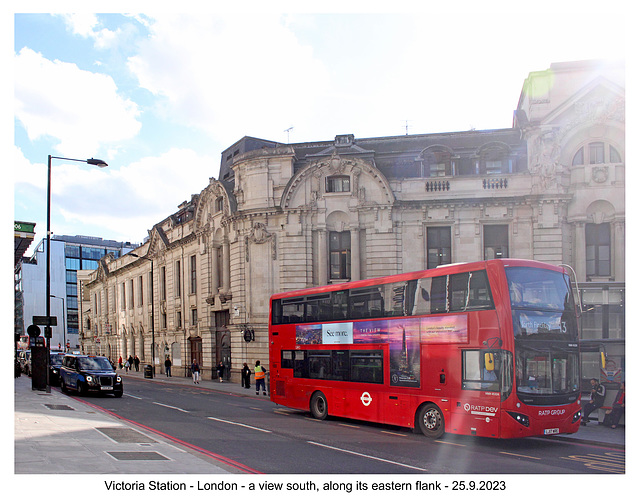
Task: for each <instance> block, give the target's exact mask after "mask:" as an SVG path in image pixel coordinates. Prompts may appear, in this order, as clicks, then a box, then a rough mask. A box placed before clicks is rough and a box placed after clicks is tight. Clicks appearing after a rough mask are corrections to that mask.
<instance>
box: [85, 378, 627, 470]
mask: <svg viewBox="0 0 640 501" xmlns="http://www.w3.org/2000/svg"><path fill="white" fill-rule="evenodd" d="M84 400H86V401H88V402H90V403H91V404H92V405H95V406H98V407H101V408H104V409H106V410H108V411H109V412H111V413H114V414H116V415H117V416H120V417H122V418H124V419H127V420H130V421H133V422H135V423H138V424H140V425H142V426H145V427H148V428H152V429H153V430H156V431H159V432H161V433H163V434H164V435H165V436H169V437H172V438H173V439H175V440H176V441H177V442H181V443H187V444H191V445H193V446H196V447H198V448H201V449H204V450H206V451H209V452H211V453H214V454H217V455H219V456H222V457H224V458H227V459H229V460H232V461H235V462H238V463H240V464H242V465H246V466H247V467H248V468H250V469H251V470H253V471H256V472H262V473H272V474H276V473H277V474H293V473H296V474H297V473H304V474H343V473H351V474H353V473H355V474H411V473H422V474H424V473H440V474H449V473H461V474H481V473H486V474H505V473H509V474H511V473H516V474H527V473H543V474H577V473H624V471H625V458H624V451H621V450H618V449H614V448H608V447H602V446H595V445H589V444H583V443H578V442H563V441H558V440H552V439H543V438H529V439H524V440H494V439H484V438H477V437H464V436H456V435H450V434H445V436H444V437H443V438H442V439H441V440H436V441H433V440H430V439H428V438H426V437H424V436H422V435H420V434H414V433H413V432H412V431H411V430H409V429H405V428H397V427H390V426H385V425H378V424H370V423H364V422H361V421H352V420H345V419H332V418H329V419H327V420H325V421H317V420H315V419H313V418H312V417H311V416H310V414H309V413H305V412H302V411H297V410H292V409H287V408H284V407H280V406H276V405H275V404H273V403H272V402H269V401H268V400H264V399H260V398H252V397H251V396H243V395H233V394H228V393H224V392H220V391H216V390H210V389H205V388H200V387H197V386H194V387H191V386H182V385H170V384H161V383H158V382H157V380H156V381H155V382H154V383H151V382H148V381H145V380H128V381H127V385H126V391H125V395H124V396H123V397H122V398H119V399H118V398H110V397H86V398H85V399H84Z"/></svg>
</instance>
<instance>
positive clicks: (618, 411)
mask: <svg viewBox="0 0 640 501" xmlns="http://www.w3.org/2000/svg"><path fill="white" fill-rule="evenodd" d="M623 413H624V382H622V383H621V384H620V389H619V390H618V393H616V396H615V398H614V399H613V404H612V405H611V409H609V410H608V411H607V413H606V414H605V416H604V421H603V422H602V424H604V425H606V426H610V427H611V428H613V429H614V430H615V429H616V428H617V427H618V423H619V422H620V418H621V417H622V414H623Z"/></svg>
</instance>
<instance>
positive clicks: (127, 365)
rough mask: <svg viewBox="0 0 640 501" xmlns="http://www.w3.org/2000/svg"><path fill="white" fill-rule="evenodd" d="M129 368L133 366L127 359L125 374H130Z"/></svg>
mask: <svg viewBox="0 0 640 501" xmlns="http://www.w3.org/2000/svg"><path fill="white" fill-rule="evenodd" d="M129 367H131V364H130V363H129V360H128V359H127V360H126V361H125V363H124V371H125V372H129Z"/></svg>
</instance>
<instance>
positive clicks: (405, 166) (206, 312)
mask: <svg viewBox="0 0 640 501" xmlns="http://www.w3.org/2000/svg"><path fill="white" fill-rule="evenodd" d="M624 99H625V98H624V68H623V67H621V66H618V65H604V64H602V63H600V62H593V61H591V62H579V63H561V64H553V65H552V66H551V68H550V69H548V70H545V71H541V72H534V73H531V74H530V75H529V77H528V78H527V79H526V80H525V82H524V86H523V89H522V94H521V98H520V101H519V103H518V106H517V110H516V112H515V114H514V120H513V127H512V128H509V129H500V130H483V131H475V130H473V131H466V132H454V133H439V134H424V135H406V136H397V137H381V138H365V139H360V138H356V137H355V136H354V135H352V134H344V135H338V136H336V137H335V139H334V140H331V141H318V142H312V143H299V144H281V143H276V142H272V141H265V140H261V139H256V138H251V137H244V138H242V139H241V140H239V141H238V142H237V143H235V144H233V145H232V146H231V147H229V148H228V149H227V150H225V151H224V152H223V154H222V161H221V166H220V174H219V178H218V179H214V178H211V179H210V182H209V185H208V186H206V187H205V188H204V189H203V190H202V191H201V192H200V193H199V194H197V195H193V196H192V197H191V199H190V200H189V201H186V202H184V203H183V204H182V205H180V207H179V210H178V212H176V213H175V214H172V215H171V216H169V217H167V218H166V219H165V220H164V221H162V222H160V223H158V224H156V225H155V226H153V228H152V229H151V230H150V231H149V238H148V240H147V241H146V242H145V244H143V245H142V246H141V247H139V248H138V249H136V250H134V252H133V253H132V254H129V255H126V256H124V257H121V258H119V259H112V258H110V257H107V258H105V259H103V261H102V262H101V266H100V268H99V269H98V270H96V272H94V273H93V274H92V275H91V276H90V278H89V280H88V281H87V282H86V283H85V287H86V290H87V291H88V297H89V298H90V301H91V307H90V311H89V312H88V315H87V322H86V324H85V323H84V322H83V328H84V329H83V336H84V337H83V340H84V341H83V349H84V350H85V351H87V352H96V351H99V352H100V353H104V354H106V355H109V356H111V357H112V358H114V359H116V358H117V357H118V356H119V355H122V356H123V357H125V356H126V355H128V354H132V355H134V354H137V355H138V356H139V357H140V358H141V359H142V360H143V363H150V360H151V344H152V339H153V340H154V341H155V348H154V352H155V354H156V360H155V365H156V367H157V370H158V371H160V370H162V360H164V357H165V356H166V355H169V356H171V358H172V359H173V362H174V373H176V372H178V370H179V369H178V367H180V366H182V367H183V370H184V371H185V372H186V367H187V365H188V364H189V363H190V362H191V360H192V359H196V360H198V361H199V362H200V363H201V366H202V367H203V369H204V373H203V375H204V377H211V372H212V370H213V368H214V367H215V365H216V364H217V363H218V362H219V361H220V360H223V361H224V363H225V365H226V366H227V367H228V368H230V370H231V376H232V377H233V378H238V374H239V370H240V368H241V367H242V363H243V362H248V363H251V362H253V361H255V360H256V359H260V360H261V361H263V362H266V361H267V360H268V344H267V324H268V314H269V297H270V296H271V294H273V293H276V292H281V291H286V290H294V289H301V288H306V287H310V286H314V285H321V284H326V283H331V282H338V281H349V280H357V279H364V278H371V277H378V276H382V275H388V274H394V273H402V272H407V271H414V270H419V269H423V268H431V267H434V266H438V265H440V264H446V263H452V262H458V261H475V260H482V259H490V258H496V257H518V258H527V259H537V260H541V261H546V262H550V263H555V264H568V265H570V266H571V268H572V269H573V270H575V273H576V277H577V281H578V282H579V283H580V284H581V289H583V290H582V293H583V295H584V298H583V303H584V304H585V305H588V308H587V309H588V311H587V313H585V315H584V316H583V329H585V330H584V331H583V336H584V337H585V339H588V340H589V341H590V342H591V345H592V346H591V347H592V348H593V350H596V349H599V347H601V346H603V345H606V346H607V347H608V354H609V356H610V358H611V360H612V361H613V362H614V363H615V364H617V366H618V367H620V368H623V367H624V273H625V270H624V255H625V254H624V220H625V208H624V167H625V164H624V153H625V143H624V131H625V126H624V102H625V101H624ZM152 264H153V273H152ZM152 275H153V280H152ZM605 291H606V292H605ZM152 309H153V312H154V314H153V316H154V319H155V323H154V328H153V329H152V328H151V324H152V322H151V317H152ZM605 310H606V311H605ZM246 331H249V332H251V331H253V339H252V340H250V341H246V340H245V336H244V334H245V332H246ZM585 333H586V334H585ZM96 337H98V338H99V339H101V340H102V343H101V345H100V347H98V346H96V345H95V343H93V342H92V339H94V338H96ZM247 337H250V336H247ZM587 344H589V343H587ZM587 351H588V350H587ZM585 357H586V358H585V359H584V360H583V365H584V367H585V370H586V372H588V373H589V372H590V371H591V372H592V371H595V370H597V368H596V366H594V365H593V364H594V362H593V361H592V360H591V358H589V357H590V355H589V354H586V355H585Z"/></svg>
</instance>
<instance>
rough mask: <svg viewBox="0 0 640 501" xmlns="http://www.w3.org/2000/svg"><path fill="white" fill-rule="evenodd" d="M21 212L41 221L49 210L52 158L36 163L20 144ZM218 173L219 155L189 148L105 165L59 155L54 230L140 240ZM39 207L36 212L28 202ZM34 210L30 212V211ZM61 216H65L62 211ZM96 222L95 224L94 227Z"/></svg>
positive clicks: (17, 157) (54, 181)
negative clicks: (49, 180)
mask: <svg viewBox="0 0 640 501" xmlns="http://www.w3.org/2000/svg"><path fill="white" fill-rule="evenodd" d="M14 162H15V166H16V172H15V191H16V202H17V206H16V213H17V214H24V216H21V217H25V218H26V219H27V220H34V222H37V223H39V226H38V227H39V228H40V229H41V230H43V229H44V224H45V223H44V222H43V221H41V216H42V215H44V214H45V208H44V203H45V200H46V181H47V166H46V164H30V163H29V161H28V160H27V159H26V158H25V157H24V156H23V155H22V152H21V151H20V150H19V149H18V148H16V151H15V155H14ZM217 174H218V161H217V159H214V158H211V157H206V156H202V155H199V154H197V153H196V152H194V151H192V150H188V149H178V148H172V149H170V150H169V151H167V152H166V153H164V154H161V155H158V156H155V157H146V158H143V159H140V160H138V161H136V162H134V163H131V164H130V165H126V166H120V167H118V166H116V165H110V166H108V167H106V168H104V169H100V168H98V167H95V166H88V165H86V164H84V163H78V162H65V161H64V160H55V165H53V167H52V183H51V191H52V195H51V207H52V214H53V215H54V224H53V225H52V231H53V232H54V233H56V234H72V235H76V234H84V235H94V234H95V228H101V234H100V235H95V236H102V237H104V238H114V239H117V240H129V241H133V240H135V241H139V242H141V241H142V239H143V238H144V237H145V236H146V235H147V230H148V229H150V228H151V227H152V226H153V225H154V224H156V223H158V222H160V221H162V220H163V219H165V218H166V217H168V216H169V215H171V214H173V213H174V212H176V211H177V210H178V205H179V204H180V203H182V202H183V201H184V200H189V199H190V198H191V195H192V194H199V193H200V192H201V191H202V190H203V189H204V188H206V186H207V185H208V183H209V178H210V177H216V176H217ZM29 205H30V206H32V207H31V208H32V209H35V212H34V214H35V215H36V217H33V216H32V215H30V214H29V213H28V212H27V210H28V206H29ZM27 214H29V215H27ZM60 216H61V217H60ZM89 228H90V229H89Z"/></svg>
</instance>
